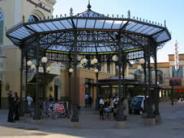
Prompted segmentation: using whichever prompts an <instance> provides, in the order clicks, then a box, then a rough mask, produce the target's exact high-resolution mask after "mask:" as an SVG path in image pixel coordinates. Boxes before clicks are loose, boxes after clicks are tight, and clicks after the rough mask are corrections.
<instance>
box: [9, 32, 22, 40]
mask: <svg viewBox="0 0 184 138" xmlns="http://www.w3.org/2000/svg"><path fill="white" fill-rule="evenodd" d="M9 36H12V37H14V38H17V39H22V38H24V37H23V36H22V35H21V34H20V33H16V32H12V33H10V34H9Z"/></svg>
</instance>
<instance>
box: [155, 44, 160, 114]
mask: <svg viewBox="0 0 184 138" xmlns="http://www.w3.org/2000/svg"><path fill="white" fill-rule="evenodd" d="M154 71H155V91H154V93H155V96H154V99H155V101H154V102H155V103H154V104H155V115H156V116H157V115H159V114H160V113H159V88H158V83H159V82H158V70H157V46H156V45H154Z"/></svg>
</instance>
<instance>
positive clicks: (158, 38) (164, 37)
mask: <svg viewBox="0 0 184 138" xmlns="http://www.w3.org/2000/svg"><path fill="white" fill-rule="evenodd" d="M153 38H155V40H156V42H162V41H165V40H167V39H169V35H168V34H167V33H166V32H162V33H160V34H157V35H155V36H153Z"/></svg>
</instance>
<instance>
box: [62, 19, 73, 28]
mask: <svg viewBox="0 0 184 138" xmlns="http://www.w3.org/2000/svg"><path fill="white" fill-rule="evenodd" d="M60 23H61V24H62V25H63V26H64V27H65V28H66V29H70V28H73V26H72V23H71V20H69V19H66V20H60Z"/></svg>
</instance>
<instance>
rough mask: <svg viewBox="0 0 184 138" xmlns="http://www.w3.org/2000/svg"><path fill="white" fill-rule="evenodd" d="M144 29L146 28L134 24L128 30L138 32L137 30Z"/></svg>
mask: <svg viewBox="0 0 184 138" xmlns="http://www.w3.org/2000/svg"><path fill="white" fill-rule="evenodd" d="M144 28H146V26H144V25H142V24H135V26H132V27H130V28H129V29H128V30H129V31H135V32H138V30H139V29H144Z"/></svg>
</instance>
